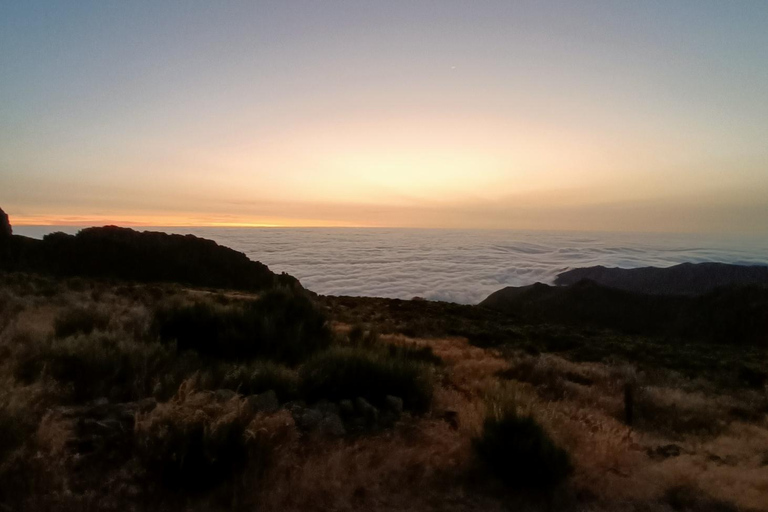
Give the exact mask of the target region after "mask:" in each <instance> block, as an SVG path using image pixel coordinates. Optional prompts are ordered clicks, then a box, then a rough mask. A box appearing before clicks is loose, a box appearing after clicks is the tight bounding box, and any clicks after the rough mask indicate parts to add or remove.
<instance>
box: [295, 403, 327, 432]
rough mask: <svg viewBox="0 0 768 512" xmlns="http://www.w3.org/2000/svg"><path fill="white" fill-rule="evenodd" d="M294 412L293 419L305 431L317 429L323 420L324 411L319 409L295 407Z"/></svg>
mask: <svg viewBox="0 0 768 512" xmlns="http://www.w3.org/2000/svg"><path fill="white" fill-rule="evenodd" d="M295 411H296V412H294V413H292V414H293V421H295V422H296V426H297V427H299V428H300V429H301V430H304V431H307V432H309V431H312V430H317V428H318V427H319V426H320V423H321V422H322V421H323V413H321V412H320V411H318V410H317V409H311V408H306V409H298V408H296V409H295Z"/></svg>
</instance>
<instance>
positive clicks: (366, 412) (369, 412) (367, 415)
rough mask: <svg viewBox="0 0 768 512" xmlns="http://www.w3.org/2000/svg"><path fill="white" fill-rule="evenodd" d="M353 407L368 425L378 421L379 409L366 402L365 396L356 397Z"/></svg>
mask: <svg viewBox="0 0 768 512" xmlns="http://www.w3.org/2000/svg"><path fill="white" fill-rule="evenodd" d="M355 407H356V408H357V411H358V412H359V413H360V415H361V416H362V417H363V418H364V419H365V421H366V423H368V424H369V425H374V424H376V423H377V422H378V421H379V410H378V409H376V408H375V407H374V406H372V405H371V404H370V403H368V401H367V400H366V399H365V398H363V397H360V396H359V397H357V400H355Z"/></svg>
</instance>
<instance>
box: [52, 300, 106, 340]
mask: <svg viewBox="0 0 768 512" xmlns="http://www.w3.org/2000/svg"><path fill="white" fill-rule="evenodd" d="M107 325H109V314H108V313H106V312H104V311H100V310H98V309H96V308H92V307H91V308H88V307H71V308H68V309H65V310H64V311H62V312H61V313H59V314H58V315H57V316H56V320H55V321H54V324H53V327H54V331H55V333H56V337H58V338H66V337H67V336H72V335H74V334H91V333H92V332H93V331H94V330H99V331H103V330H104V329H106V328H107Z"/></svg>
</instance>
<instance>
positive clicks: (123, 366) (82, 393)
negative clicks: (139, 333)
mask: <svg viewBox="0 0 768 512" xmlns="http://www.w3.org/2000/svg"><path fill="white" fill-rule="evenodd" d="M173 359H174V350H173V348H172V347H168V346H164V345H162V344H160V343H137V342H135V341H133V340H131V339H126V338H125V337H124V336H123V335H116V334H114V333H92V334H90V335H83V336H74V337H68V338H64V339H61V340H57V339H53V340H46V341H41V342H38V343H35V344H30V345H27V346H25V347H24V350H22V352H21V353H20V354H19V357H18V361H17V367H16V376H17V377H18V378H20V379H21V380H23V381H27V382H30V381H32V380H34V379H35V378H37V377H38V376H40V375H41V374H43V372H45V373H46V374H48V375H50V376H51V377H53V378H54V379H56V380H57V381H59V382H60V383H62V384H65V385H68V386H70V387H71V392H72V398H73V399H74V400H75V401H84V400H90V399H94V398H99V397H102V396H106V397H109V398H110V399H112V400H135V399H139V398H142V397H145V396H147V395H149V394H150V393H151V390H152V388H153V385H154V383H155V382H156V379H157V378H158V376H159V375H162V374H163V373H164V372H165V371H166V370H167V368H168V367H169V366H170V365H171V363H172V361H173Z"/></svg>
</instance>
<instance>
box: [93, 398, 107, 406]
mask: <svg viewBox="0 0 768 512" xmlns="http://www.w3.org/2000/svg"><path fill="white" fill-rule="evenodd" d="M91 405H92V406H94V407H102V406H105V405H109V400H108V399H106V398H104V397H101V398H97V399H96V400H94V401H93V402H91Z"/></svg>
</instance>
